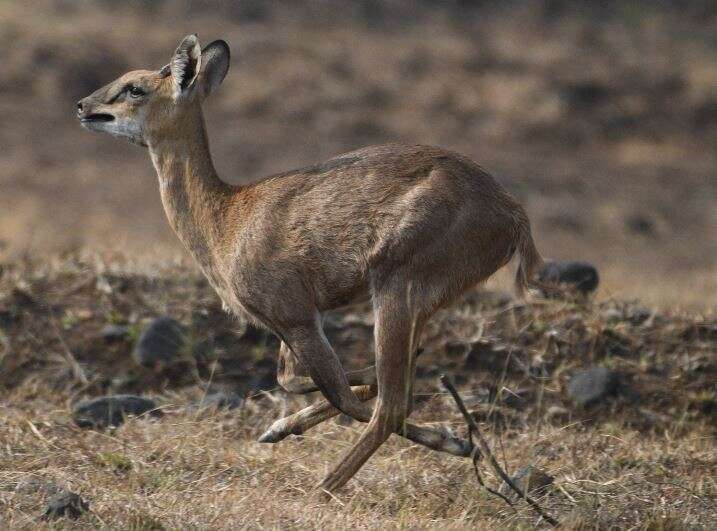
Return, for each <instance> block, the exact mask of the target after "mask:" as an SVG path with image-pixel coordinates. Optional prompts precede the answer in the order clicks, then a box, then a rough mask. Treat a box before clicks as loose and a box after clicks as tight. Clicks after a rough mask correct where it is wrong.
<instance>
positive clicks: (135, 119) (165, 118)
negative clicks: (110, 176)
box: [77, 35, 229, 147]
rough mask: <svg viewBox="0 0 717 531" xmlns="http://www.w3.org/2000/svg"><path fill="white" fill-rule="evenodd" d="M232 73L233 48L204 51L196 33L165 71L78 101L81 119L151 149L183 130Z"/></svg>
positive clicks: (132, 76)
mask: <svg viewBox="0 0 717 531" xmlns="http://www.w3.org/2000/svg"><path fill="white" fill-rule="evenodd" d="M228 70H229V46H228V45H227V43H226V42H224V41H221V40H219V41H214V42H212V43H211V44H209V45H208V46H206V47H205V48H204V49H202V48H201V47H200V46H199V40H198V39H197V36H196V35H188V36H186V37H185V38H184V39H182V42H181V43H180V44H179V46H178V47H177V49H176V50H175V52H174V55H173V56H172V59H171V60H170V62H169V64H167V65H165V66H164V67H162V68H160V69H159V70H134V71H132V72H128V73H126V74H124V75H123V76H121V77H119V78H118V79H116V80H114V81H112V82H111V83H109V84H108V85H105V86H104V87H102V88H100V89H98V90H96V91H95V92H93V93H92V94H90V95H89V96H87V97H86V98H83V99H81V100H80V101H78V102H77V118H78V119H79V120H80V123H81V124H82V126H83V127H85V128H86V129H89V130H90V131H100V132H104V133H109V134H111V135H113V136H117V137H122V138H126V139H128V140H129V141H130V142H133V143H135V144H139V145H141V146H145V147H146V146H148V145H149V143H150V141H151V139H152V138H158V137H161V135H162V134H163V132H164V133H166V132H168V131H173V130H174V131H177V130H182V127H181V125H182V121H183V120H184V118H185V117H186V116H187V115H192V114H195V113H196V112H197V111H198V110H199V109H200V106H201V103H202V101H204V99H205V98H206V97H207V96H208V95H209V94H211V92H212V91H213V90H214V89H216V88H217V87H218V86H219V85H220V84H221V82H222V81H223V80H224V77H225V76H226V74H227V71H228Z"/></svg>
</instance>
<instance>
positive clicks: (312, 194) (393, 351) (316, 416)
mask: <svg viewBox="0 0 717 531" xmlns="http://www.w3.org/2000/svg"><path fill="white" fill-rule="evenodd" d="M210 47H211V50H210V52H211V53H209V52H207V49H205V50H204V51H202V52H201V54H200V52H199V49H198V43H197V42H196V37H194V36H189V37H187V38H185V40H184V41H183V42H182V44H181V45H180V47H179V48H178V49H177V52H175V56H174V57H173V59H172V62H171V63H170V64H171V70H170V68H169V67H165V68H164V69H162V70H160V71H157V72H149V71H137V72H131V73H129V74H125V75H124V76H122V77H121V78H120V79H119V80H117V81H115V82H113V83H111V84H110V85H108V86H107V87H104V88H103V89H100V90H99V91H97V92H95V93H94V94H92V95H91V96H89V97H88V98H85V100H82V101H81V102H80V106H79V115H80V118H85V120H87V119H90V120H91V119H92V117H93V116H96V115H97V113H107V114H109V115H111V116H113V117H114V119H113V120H112V121H110V122H97V123H95V122H94V121H90V122H84V123H85V125H87V126H88V128H91V129H96V130H103V131H107V132H110V133H112V134H116V135H118V136H127V137H128V138H130V140H132V141H134V142H137V143H139V144H143V145H147V146H148V147H149V151H150V155H151V158H152V162H153V163H154V166H155V168H156V170H157V174H158V176H159V182H160V190H161V195H162V203H163V205H164V208H165V211H166V214H167V218H168V219H169V222H170V224H171V225H172V227H173V229H174V230H175V232H176V233H177V235H178V237H179V238H180V240H181V241H182V242H183V243H184V245H185V246H186V247H187V249H188V250H189V252H190V253H191V254H192V255H193V256H194V257H195V259H196V260H197V262H198V264H199V265H200V267H201V268H202V270H203V272H204V273H205V274H206V276H207V278H208V279H209V281H210V282H211V284H212V286H213V287H214V288H215V289H216V290H217V292H218V294H219V295H220V297H221V298H222V300H223V301H224V303H225V304H226V305H227V306H228V307H229V308H230V309H231V310H233V311H234V312H236V313H237V314H244V315H246V316H248V317H250V318H251V319H253V320H254V321H256V322H258V323H261V324H262V325H264V326H266V327H267V328H269V329H270V330H272V331H273V332H274V333H276V334H277V335H278V336H279V337H280V338H281V339H282V346H281V349H280V374H279V381H280V382H281V383H282V385H284V386H285V387H286V388H287V389H289V390H292V391H295V392H309V391H312V390H315V389H316V388H318V389H319V390H321V392H322V393H323V394H324V396H325V397H326V399H327V400H328V403H324V404H317V405H315V406H312V408H308V409H307V410H305V411H304V412H300V413H297V414H296V415H293V416H292V417H289V418H287V419H283V420H282V421H278V422H277V423H275V425H274V426H272V428H271V429H270V430H269V431H268V432H267V433H266V434H265V435H264V436H263V437H262V440H264V441H276V440H280V439H281V438H283V437H284V436H286V435H287V434H288V433H296V432H301V431H303V430H304V429H308V427H310V426H312V425H314V424H316V423H317V422H320V421H321V420H325V418H329V417H330V416H331V415H333V414H335V413H337V412H338V411H343V412H344V413H346V414H348V415H351V416H353V417H354V418H356V419H358V420H360V421H363V422H368V423H369V424H368V426H367V428H366V431H365V432H364V434H363V436H362V437H361V439H360V440H359V442H358V443H357V444H356V446H355V447H354V448H353V449H352V450H351V452H349V454H348V455H347V456H346V458H345V459H344V461H342V463H341V464H340V465H339V466H338V467H337V468H336V469H335V470H334V471H333V472H332V473H331V474H329V476H328V477H327V478H326V479H325V481H324V482H323V483H322V488H324V489H327V490H334V489H336V488H338V487H340V486H341V485H343V484H344V483H345V482H346V481H348V479H350V477H351V476H352V475H353V474H354V473H355V472H356V470H358V468H359V467H360V466H361V465H362V464H363V462H365V460H366V459H368V457H370V455H371V454H372V453H373V452H374V451H375V450H376V448H378V446H380V444H381V443H382V442H383V441H385V439H386V438H387V437H388V436H389V435H390V434H391V433H392V432H398V433H399V434H401V435H404V436H406V437H408V438H410V439H412V440H414V441H416V442H419V443H421V444H424V445H426V446H429V447H431V448H436V449H441V450H444V451H448V452H451V453H455V454H458V455H467V454H468V453H470V451H471V448H470V445H468V444H467V443H466V442H465V441H461V440H459V439H456V438H455V437H453V436H451V435H450V434H448V433H446V432H443V431H440V430H435V429H429V428H423V427H420V426H415V425H413V424H411V423H409V422H406V417H407V416H408V414H409V413H410V410H411V407H412V387H413V376H414V370H415V353H416V349H417V346H418V338H419V337H420V332H421V329H422V327H423V325H424V324H425V323H426V321H427V320H428V319H429V318H430V317H431V315H432V314H433V313H434V312H435V311H436V310H437V309H438V308H440V307H441V306H443V305H445V304H447V303H449V302H450V301H451V300H453V299H455V298H456V297H457V296H459V295H460V294H461V293H463V292H464V291H465V290H467V289H469V288H471V287H472V286H474V285H476V284H477V283H479V282H482V281H484V280H486V279H487V278H488V277H489V276H491V275H492V274H493V273H494V272H495V271H496V270H498V269H499V268H501V267H502V266H504V265H505V264H506V263H507V262H508V261H509V260H510V259H511V257H512V256H513V255H514V254H515V253H516V252H517V253H518V254H519V255H520V263H519V266H518V272H517V276H516V285H517V287H518V289H519V290H520V291H522V290H523V289H524V288H525V287H526V286H528V285H530V284H531V278H532V276H533V273H534V271H535V269H536V267H538V265H539V264H540V261H541V259H540V255H539V254H538V252H537V250H536V248H535V245H534V244H533V240H532V237H531V234H530V224H529V222H528V218H527V216H526V214H525V212H524V210H523V209H522V208H521V206H520V205H519V204H518V203H517V202H516V201H515V200H514V199H513V198H512V197H511V196H510V195H509V194H508V193H507V192H506V191H505V190H504V189H503V188H502V187H501V186H500V185H499V184H498V183H497V182H496V181H495V180H494V179H493V178H492V177H491V176H490V175H489V174H488V173H486V172H485V171H484V170H483V169H481V168H480V167H479V166H478V165H477V164H476V163H475V162H473V161H472V160H470V159H468V158H466V157H464V156H462V155H460V154H457V153H453V152H450V151H446V150H443V149H440V148H435V147H430V146H420V145H400V144H391V145H384V146H374V147H367V148H364V149H360V150H357V151H354V152H351V153H347V154H344V155H340V156H338V157H335V158H333V159H331V160H329V161H327V162H325V163H323V164H320V165H316V166H311V167H308V168H302V169H299V170H295V171H290V172H286V173H283V174H280V175H275V176H273V177H268V178H266V179H264V180H262V181H260V182H257V183H254V184H251V185H248V186H239V187H232V186H229V185H227V184H225V183H224V182H223V181H221V180H220V179H219V177H218V176H217V174H216V171H215V170H214V166H213V164H212V161H211V156H210V153H209V147H208V142H207V136H206V132H205V127H204V120H203V117H202V110H201V102H202V100H203V98H204V97H205V96H206V95H207V94H208V93H209V92H211V90H212V89H213V88H214V87H215V86H216V85H218V83H219V82H221V79H220V78H223V73H221V72H219V73H217V71H218V70H217V69H221V68H223V69H224V70H223V72H224V73H226V65H228V48H226V45H222V44H221V43H219V44H218V43H213V44H212V45H210V46H209V47H208V48H210ZM225 48H226V51H224V49H225ZM223 54H226V57H224V56H223ZM199 55H201V58H202V61H196V57H198V56H199ZM205 59H206V60H205ZM223 61H226V65H225V63H224V62H223ZM198 62H201V64H202V66H201V71H200V72H199V73H198V75H196V74H197V72H194V71H192V68H194V67H195V65H196V63H198ZM185 70H186V72H185ZM184 76H186V77H184ZM195 77H196V80H194V78H195ZM188 80H189V81H188ZM217 80H218V81H217ZM128 84H132V85H136V86H139V87H142V89H143V90H146V92H147V94H146V97H141V98H140V99H139V100H138V101H135V100H134V99H133V97H132V96H131V95H129V93H128V92H124V93H123V92H122V90H123V87H125V86H127V85H128ZM112 124H114V125H112ZM126 133H127V134H126ZM363 300H370V301H372V303H373V306H374V312H375V317H376V331H375V336H376V368H375V372H374V370H373V369H367V370H364V371H357V372H356V373H352V374H349V375H347V374H346V373H344V371H343V369H342V367H341V364H340V363H339V361H338V358H337V357H336V355H335V353H334V352H333V350H332V349H331V346H330V345H329V344H328V341H327V340H326V337H325V336H324V334H323V331H322V328H321V315H322V313H323V312H325V311H327V310H330V309H333V308H337V307H340V306H344V305H347V304H351V303H354V302H357V301H363ZM352 384H353V385H363V386H364V387H361V388H360V396H357V395H356V394H354V393H353V392H352V390H351V388H350V385H352ZM366 385H368V386H369V387H365V386H366ZM357 389H359V388H357ZM376 393H377V394H378V400H377V403H376V406H375V407H374V409H373V412H372V411H371V409H369V408H368V407H367V405H366V404H365V403H364V402H363V400H367V399H369V398H371V397H372V396H373V395H375V394H376ZM332 406H333V407H332Z"/></svg>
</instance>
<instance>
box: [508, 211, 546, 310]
mask: <svg viewBox="0 0 717 531" xmlns="http://www.w3.org/2000/svg"><path fill="white" fill-rule="evenodd" d="M520 227H521V230H520V233H519V234H518V244H517V246H516V254H518V260H519V262H518V270H517V271H516V273H515V291H516V293H517V295H518V296H519V297H523V296H524V295H525V290H526V289H527V288H535V289H545V288H546V286H545V285H544V283H543V282H540V281H539V280H538V279H537V278H536V274H537V273H538V272H539V271H540V269H541V268H542V267H543V263H544V262H543V257H542V256H540V253H539V252H538V249H537V248H536V247H535V242H534V241H533V235H532V234H531V232H530V222H529V221H528V220H527V218H526V219H525V223H522V224H521V225H520Z"/></svg>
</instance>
